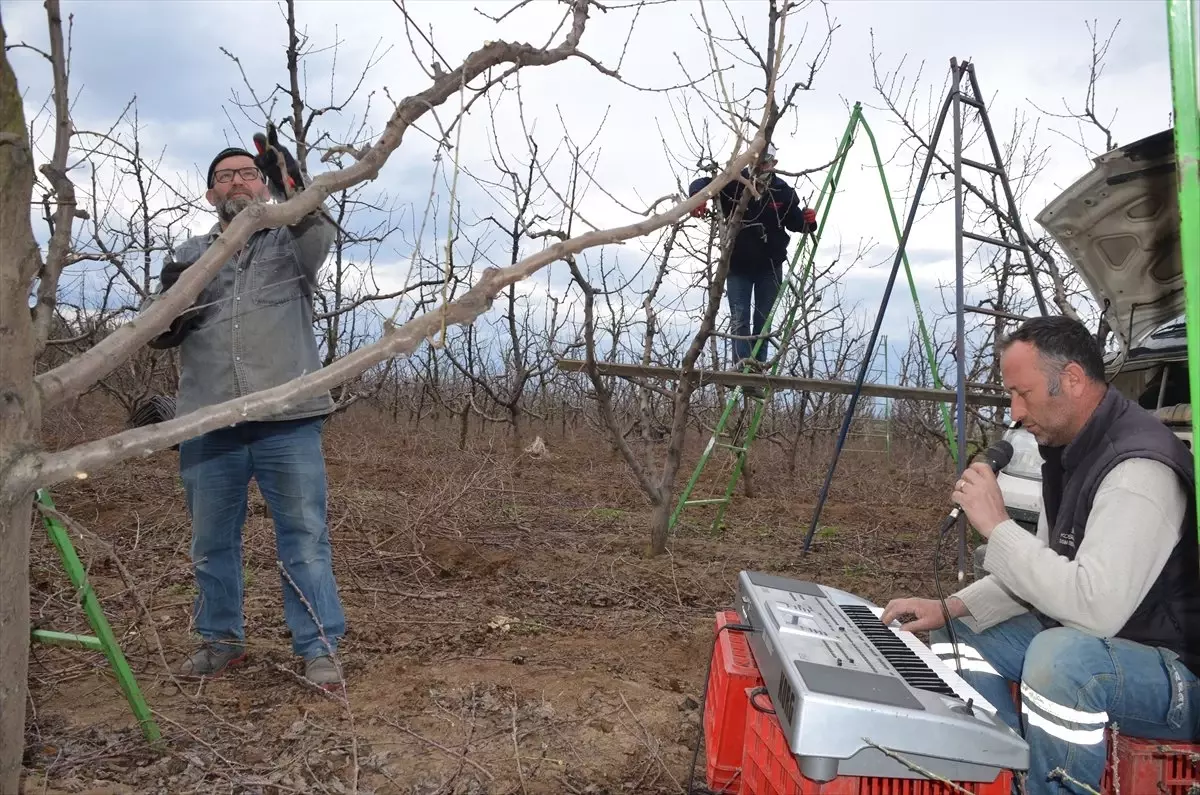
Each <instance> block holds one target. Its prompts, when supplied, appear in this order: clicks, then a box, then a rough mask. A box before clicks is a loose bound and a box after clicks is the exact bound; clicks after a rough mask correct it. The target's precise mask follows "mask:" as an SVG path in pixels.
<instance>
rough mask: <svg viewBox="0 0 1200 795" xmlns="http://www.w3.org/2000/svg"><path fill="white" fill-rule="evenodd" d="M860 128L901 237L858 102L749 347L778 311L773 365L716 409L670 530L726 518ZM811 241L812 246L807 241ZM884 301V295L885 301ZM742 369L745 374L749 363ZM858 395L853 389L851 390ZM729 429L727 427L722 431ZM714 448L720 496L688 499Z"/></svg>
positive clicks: (929, 346)
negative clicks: (813, 214)
mask: <svg viewBox="0 0 1200 795" xmlns="http://www.w3.org/2000/svg"><path fill="white" fill-rule="evenodd" d="M860 127H861V128H862V130H863V131H864V132H866V134H867V138H868V139H869V141H870V143H871V150H872V152H873V153H874V156H875V165H876V168H877V169H878V171H879V177H880V181H881V183H882V185H883V193H884V197H885V198H886V200H887V205H888V210H889V212H890V213H891V218H892V227H893V229H894V230H895V233H896V237H897V240H900V239H901V235H900V223H899V220H898V219H897V216H896V210H895V207H894V205H893V203H892V198H891V192H890V190H889V189H888V184H887V176H886V175H885V173H884V170H883V160H882V158H881V157H880V154H879V147H878V145H877V144H876V142H875V134H874V133H873V132H872V131H871V127H870V125H869V124H867V120H866V119H865V118H864V117H863V114H862V103H859V102H856V103H855V104H854V109H853V110H852V111H851V114H850V120H849V121H848V122H847V124H846V130H845V132H844V133H843V134H842V140H841V143H840V144H839V145H838V150H837V155H836V157H835V158H834V160H833V163H832V164H831V166H830V168H829V170H828V171H827V172H826V174H825V181H824V184H823V185H822V186H821V191H820V193H819V194H818V196H817V202H816V207H815V209H817V210H818V212H819V214H820V221H819V223H818V226H817V231H816V233H815V234H813V235H811V238H812V239H811V241H810V240H809V237H810V236H805V237H803V238H801V242H800V244H799V245H798V246H797V247H796V251H795V253H794V254H793V255H792V260H791V263H790V264H789V267H788V271H787V273H786V274H784V278H783V284H782V285H781V286H780V290H779V295H778V296H777V297H776V299H775V304H774V305H773V306H772V307H771V311H770V312H769V313H768V314H767V317H766V319H765V322H764V324H763V331H762V332H761V334H760V335H759V337H758V339H757V340H755V342H754V345H753V347H752V350H751V354H750V356H751V358H754V357H755V356H756V355H757V354H758V351H759V349H760V347H761V346H762V345H763V343H764V340H765V339H767V338H769V337H771V336H774V335H773V334H772V333H771V329H772V328H773V327H774V326H773V324H774V320H775V317H776V315H778V314H782V316H783V322H782V324H781V325H782V331H781V333H780V334H779V336H778V338H779V342H778V346H777V347H778V351H777V352H776V354H775V356H774V357H773V364H772V365H771V367H770V368H769V374H768V378H766V379H764V384H763V386H764V388H763V389H762V390H761V391H759V392H758V393H757V394H751V393H747V392H746V391H745V390H744V389H743V388H742V387H741V386H740V385H739V386H736V387H734V388H733V390H732V393H731V394H730V397H729V399H728V400H727V401H726V403H725V409H724V411H723V412H722V413H721V417H720V419H719V420H718V421H717V424H716V426H715V427H714V429H713V433H712V436H711V438H710V439H709V440H708V444H707V445H706V446H705V448H704V452H703V453H702V454H701V456H700V460H699V461H698V462H697V464H696V468H695V469H694V470H693V472H692V476H691V478H690V479H689V480H688V482H687V485H686V486H685V487H684V489H683V492H682V493H681V494H680V496H679V500H678V502H677V503H676V505H675V510H674V511H673V512H672V513H671V518H670V523H669V529H670V530H674V528H675V527H676V526H677V525H678V523H679V519H680V517H681V516H682V515H683V512H684V510H685V509H686V508H690V507H696V506H708V505H712V506H716V508H717V513H716V516H715V517H714V518H713V521H712V525H711V527H712V529H713V530H716V529H718V528H720V527H721V526H722V522H723V520H724V517H725V512H726V510H727V509H728V508H729V505H730V503H731V501H732V499H733V492H734V489H736V488H737V483H738V480H739V479H740V478H741V475H742V471H743V469H744V468H745V464H746V456H747V455H748V453H749V450H750V446H751V445H752V444H753V442H754V439H755V437H756V436H757V433H758V428H759V425H760V423H761V422H762V417H763V413H764V411H765V410H766V404H767V400H768V399H769V397H770V395H771V390H772V386H771V382H770V380H769V377H770V376H776V375H778V373H779V368H780V366H781V365H782V363H783V359H784V354H785V353H786V352H787V350H788V347H789V344H790V342H791V337H792V334H793V325H794V323H795V318H796V311H797V310H798V309H799V307H800V304H801V297H802V295H803V290H804V289H805V286H806V282H807V281H808V279H809V274H810V273H811V272H812V265H813V261H814V259H815V257H816V253H817V247H818V246H819V244H820V238H821V231H822V230H824V228H825V221H826V219H828V217H829V211H830V208H831V207H832V206H833V198H834V196H835V195H836V194H837V185H838V181H839V180H840V178H841V175H842V171H843V169H844V168H845V165H846V158H847V155H848V154H849V151H850V148H851V147H852V146H853V144H854V140H855V133H856V131H857V130H858V128H860ZM810 242H811V246H810V245H809V243H810ZM805 252H807V257H806V259H805V262H804V268H803V270H802V271H801V273H800V277H799V279H797V280H793V275H794V274H795V270H796V263H797V262H798V261H799V259H800V257H801V255H802V254H804V253H805ZM897 258H898V261H903V263H904V269H905V273H906V275H907V276H908V285H909V289H910V291H911V293H912V299H913V306H914V308H915V309H916V312H917V321H918V325H919V331H920V335H921V339H922V342H923V343H924V347H925V353H926V356H927V358H928V359H929V362H930V367H931V369H932V371H933V373H934V385H935V387H937V388H940V387H941V386H942V384H941V379H940V377H939V376H938V374H937V365H936V361H937V360H936V357H935V355H934V351H933V343H932V341H931V340H930V337H929V331H928V329H927V328H926V326H925V320H924V317H923V316H922V313H921V304H920V301H919V300H918V298H917V287H916V282H915V281H914V280H913V276H912V271H911V269H910V268H909V265H908V255H907V253H906V252H905V251H904V246H903V243H901V245H900V249H899V252H898V254H897ZM895 275H896V274H895V271H894V270H893V273H892V278H893V280H894V279H895ZM888 289H889V291H890V289H891V282H889V283H888ZM885 300H886V299H885ZM874 341H875V340H874V338H872V340H871V342H872V347H871V349H869V350H868V352H867V359H866V362H867V363H868V365H869V363H870V361H871V359H872V351H873V349H874ZM743 372H750V371H749V366H747V368H745V369H744V370H743ZM864 376H865V371H864V372H862V373H860V374H859V382H858V389H859V390H861V388H862V379H863V377H864ZM856 396H857V392H856ZM743 398H744V399H745V401H746V402H748V403H752V404H753V409H752V410H751V411H750V412H749V415H750V416H749V419H748V420H747V413H748V412H747V411H745V410H744V411H741V412H739V414H738V419H737V422H736V423H735V424H734V426H733V428H732V429H728V426H729V422H730V417H731V416H732V415H733V412H734V408H735V407H736V406H737V405H738V404H739V403H741V402H742V401H743ZM942 424H943V426H944V428H945V430H946V433H947V435H948V436H952V435H953V429H952V427H951V423H950V414H949V410H948V409H947V408H946V407H945V405H943V406H942ZM727 429H728V430H727ZM718 450H727V451H729V452H731V453H732V454H733V471H732V473H731V474H730V477H729V480H728V482H727V484H726V486H725V491H724V493H723V494H722V495H721V496H720V497H711V498H700V499H692V492H693V491H695V489H696V485H697V483H698V482H699V480H700V476H701V474H702V473H703V472H704V469H705V467H706V466H707V465H708V463H709V461H710V460H711V458H712V456H713V454H714V453H715V452H716V451H718Z"/></svg>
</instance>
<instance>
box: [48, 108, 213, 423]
mask: <svg viewBox="0 0 1200 795" xmlns="http://www.w3.org/2000/svg"><path fill="white" fill-rule="evenodd" d="M141 133H142V128H141V124H140V122H139V118H138V108H137V102H136V100H135V101H131V102H130V103H129V104H128V105H127V106H126V107H125V109H124V110H123V111H122V113H121V115H120V116H119V117H118V119H117V121H116V122H115V123H113V124H112V125H111V126H110V127H109V128H108V129H107V130H87V129H76V130H75V131H74V138H75V141H76V143H75V145H74V154H75V157H76V158H77V163H76V168H77V169H78V170H79V171H80V173H81V174H83V177H82V181H83V184H82V185H80V186H79V187H78V188H77V189H76V192H77V203H78V205H79V211H78V217H79V220H81V221H82V222H83V223H81V224H80V225H79V226H78V227H76V232H75V233H74V234H73V235H72V238H73V239H72V241H71V244H70V253H69V254H68V256H67V262H66V265H65V267H69V268H71V270H70V271H69V272H68V274H67V275H66V278H64V279H61V280H60V282H59V285H58V290H57V296H56V297H55V300H54V303H53V305H52V308H53V313H54V324H55V326H56V329H55V331H54V332H52V333H50V334H49V335H47V337H46V339H45V345H46V350H44V351H42V352H41V354H40V356H39V359H38V363H39V367H43V368H45V367H55V366H57V365H59V364H62V363H64V362H66V361H68V360H69V359H70V358H72V357H74V356H77V355H79V354H81V353H82V352H83V351H85V350H86V349H87V348H88V347H90V346H91V345H93V344H95V342H96V340H98V339H100V338H102V337H104V336H105V335H106V334H108V333H110V332H112V331H113V330H115V329H116V328H118V327H119V326H120V325H121V323H123V322H125V321H127V320H128V319H129V318H130V317H131V316H132V314H133V313H134V312H136V308H137V307H138V306H139V305H140V304H141V303H142V302H143V301H145V299H146V298H147V297H148V296H149V295H150V294H151V293H152V292H153V291H154V283H155V278H156V274H157V272H158V267H159V264H160V262H161V259H162V257H163V255H165V254H166V253H167V252H169V251H170V250H171V248H172V245H173V243H174V242H176V240H177V238H178V235H179V232H180V230H181V228H182V226H183V224H184V223H185V222H186V219H187V218H188V217H189V216H190V215H191V214H192V213H193V212H194V211H195V210H196V202H195V201H194V200H193V199H192V198H190V197H188V196H186V195H184V193H183V189H182V187H181V186H178V185H175V184H172V181H171V180H169V179H166V178H165V177H164V176H163V175H162V174H163V164H162V153H158V156H157V157H153V158H151V157H148V156H147V153H145V152H144V151H143V146H142V137H141ZM40 189H41V201H40V202H39V206H40V207H41V209H42V215H43V220H44V221H45V223H46V227H47V230H48V231H49V233H50V234H51V235H52V236H53V234H54V225H55V213H54V212H53V210H52V201H53V190H54V188H53V186H52V185H51V184H46V185H44V186H40ZM46 298H47V299H48V298H49V294H48V293H47V296H46ZM47 317H48V315H47ZM175 365H176V361H175V357H174V355H172V354H171V353H170V352H164V351H156V350H153V349H151V348H143V349H140V350H138V351H136V352H135V353H134V354H133V355H132V356H130V357H129V359H128V360H127V361H126V362H124V363H123V364H122V366H121V367H119V368H117V369H116V370H114V371H112V372H111V373H109V374H108V375H107V376H105V377H104V378H101V379H99V380H98V381H97V382H96V383H95V385H94V386H93V387H92V389H97V390H101V391H103V392H105V393H106V394H108V395H109V396H111V397H112V398H113V399H115V400H116V401H117V403H118V404H119V405H120V406H121V407H122V408H123V409H124V410H125V411H126V412H127V413H128V414H129V415H130V416H132V415H133V414H134V413H135V412H137V411H138V410H139V409H140V408H141V407H143V406H145V405H146V401H147V400H148V399H149V398H150V397H152V395H153V393H156V392H158V391H161V390H163V389H164V388H168V387H169V385H170V384H172V383H173V382H174V381H175V380H176V366H175Z"/></svg>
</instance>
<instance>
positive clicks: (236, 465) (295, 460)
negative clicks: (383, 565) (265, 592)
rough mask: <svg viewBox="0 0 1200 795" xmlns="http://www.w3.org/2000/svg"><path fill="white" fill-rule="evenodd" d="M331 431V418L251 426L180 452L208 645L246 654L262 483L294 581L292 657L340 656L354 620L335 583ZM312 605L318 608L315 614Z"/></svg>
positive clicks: (198, 606) (289, 612) (289, 593)
mask: <svg viewBox="0 0 1200 795" xmlns="http://www.w3.org/2000/svg"><path fill="white" fill-rule="evenodd" d="M323 421H324V418H323V417H315V418H312V419H303V420H286V421H279V422H246V423H242V424H241V425H235V426H233V427H231V428H221V429H220V430H216V431H212V432H211V433H206V434H204V435H202V436H198V437H196V438H194V439H189V440H187V441H186V442H184V443H183V444H181V445H180V446H179V467H180V472H181V474H182V476H183V486H184V490H185V491H186V493H187V505H188V512H189V513H190V514H191V516H192V565H193V567H194V570H195V574H196V585H197V588H198V590H199V593H198V594H197V596H196V603H195V607H194V616H195V621H196V631H197V632H198V633H199V634H200V636H201V637H202V638H204V639H205V640H206V641H208V642H210V643H214V644H216V645H217V646H223V647H225V648H233V647H241V646H244V645H245V627H244V624H243V617H242V524H243V523H244V522H245V520H246V502H247V489H248V488H249V486H250V478H251V477H253V478H254V479H255V480H256V481H258V487H259V490H261V491H262V494H263V497H264V498H266V501H267V504H268V505H269V506H270V508H271V516H272V518H273V520H274V524H275V550H276V553H277V555H278V559H279V560H280V561H282V563H283V568H284V571H285V572H286V573H287V577H285V576H284V575H283V572H281V573H280V584H281V585H282V587H283V615H284V618H285V620H286V621H287V624H288V628H289V629H291V633H292V650H293V651H294V652H295V653H296V654H298V655H300V656H301V657H303V658H305V659H311V658H313V657H319V656H321V655H323V654H329V653H330V651H336V650H337V643H338V640H339V639H340V638H341V636H342V635H343V634H344V633H345V629H346V618H345V615H344V614H343V612H342V604H341V601H340V600H339V598H338V593H337V584H336V583H335V581H334V578H333V565H332V554H331V548H330V545H329V529H328V527H327V525H326V522H325V511H326V498H325V489H326V482H325V459H324V456H323V454H322V451H321V426H322V423H323ZM289 577H290V579H291V582H289V581H288V578H289ZM297 588H298V589H299V591H300V593H302V594H303V595H304V600H303V601H302V600H301V598H300V594H299V593H297ZM304 601H307V602H308V605H309V606H311V608H312V612H311V613H310V612H309V607H308V606H305V604H304ZM313 614H315V615H316V619H317V621H319V622H320V626H319V627H318V625H317V623H316V621H314V619H313ZM322 633H323V634H324V640H322V637H321V636H322ZM326 641H328V644H329V646H328V647H326Z"/></svg>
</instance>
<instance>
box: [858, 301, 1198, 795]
mask: <svg viewBox="0 0 1200 795" xmlns="http://www.w3.org/2000/svg"><path fill="white" fill-rule="evenodd" d="M998 353H999V355H1000V357H1001V358H1000V367H1001V372H1002V374H1003V378H1004V385H1005V387H1006V388H1007V389H1008V391H1009V393H1010V395H1011V399H1012V409H1011V411H1012V419H1013V420H1016V421H1018V422H1020V423H1021V424H1022V425H1023V426H1024V427H1025V428H1026V429H1027V430H1029V432H1030V433H1032V434H1033V435H1034V437H1035V438H1036V439H1037V441H1038V444H1039V448H1040V451H1041V454H1042V457H1043V459H1044V462H1045V463H1044V464H1043V467H1042V506H1043V507H1042V513H1041V516H1040V517H1039V521H1038V532H1037V536H1036V537H1034V536H1032V535H1030V534H1029V533H1027V532H1025V531H1024V530H1022V529H1021V527H1020V526H1019V525H1017V523H1016V522H1014V521H1013V520H1012V519H1010V518H1009V516H1008V513H1007V511H1006V509H1005V507H1004V500H1003V498H1002V496H1001V493H1000V488H999V486H998V485H997V483H996V477H995V475H994V473H993V472H992V470H991V469H990V468H989V467H988V465H986V464H982V463H976V464H973V465H972V466H971V467H969V468H968V469H967V470H966V471H965V472H964V473H963V476H962V479H960V480H959V481H958V482H957V484H956V485H955V489H954V495H953V500H954V502H955V503H957V504H958V505H960V506H961V507H962V509H963V512H964V513H965V514H966V516H967V519H968V520H969V521H970V523H971V525H972V526H973V527H974V528H975V529H976V530H977V531H979V533H980V535H982V536H983V537H984V538H986V539H987V540H988V546H987V558H986V560H985V566H986V568H987V570H988V571H989V572H990V574H989V575H988V576H986V577H984V578H983V579H981V580H977V581H976V582H974V583H972V584H971V585H969V586H967V587H966V588H963V589H962V590H960V591H958V592H957V593H955V594H954V595H952V596H950V597H949V598H948V599H947V600H946V605H945V607H946V610H947V612H948V613H949V615H950V617H951V619H952V623H953V628H954V635H955V637H956V639H957V655H958V659H957V662H958V663H959V664H960V665H961V668H962V674H963V678H964V679H966V680H967V681H968V682H969V683H970V684H971V685H972V686H973V687H974V688H975V689H976V690H978V691H979V693H980V694H982V695H983V697H984V698H986V699H988V700H989V701H990V702H991V703H992V704H993V705H994V706H995V707H996V708H997V709H998V710H999V715H1000V716H1001V717H1002V718H1003V719H1004V720H1006V721H1007V722H1008V724H1009V725H1010V726H1012V727H1013V728H1014V729H1016V730H1017V731H1019V732H1021V733H1022V735H1023V736H1024V737H1025V740H1026V741H1027V742H1028V743H1029V751H1030V756H1029V765H1030V767H1029V773H1028V779H1027V782H1026V792H1027V793H1028V795H1051V793H1053V795H1063V793H1078V792H1085V791H1086V790H1085V789H1083V788H1082V787H1081V786H1080V784H1083V785H1086V786H1088V787H1090V788H1092V789H1093V790H1099V787H1100V779H1101V777H1102V775H1103V773H1104V767H1105V761H1106V753H1107V744H1106V737H1105V727H1106V726H1109V725H1114V726H1116V727H1117V728H1118V729H1119V731H1120V732H1122V733H1124V734H1126V735H1130V736H1134V737H1143V738H1148V739H1161V740H1166V741H1172V740H1174V741H1184V742H1187V741H1194V740H1195V739H1196V738H1197V737H1200V676H1198V675H1200V557H1198V554H1197V522H1196V512H1195V487H1194V483H1193V477H1194V475H1193V465H1192V454H1191V451H1189V450H1188V448H1187V447H1186V446H1185V445H1184V443H1183V442H1182V441H1180V440H1179V439H1178V438H1177V437H1176V436H1175V435H1174V434H1173V433H1172V432H1171V431H1170V430H1169V429H1168V428H1167V427H1166V426H1165V425H1164V424H1163V423H1162V422H1161V421H1160V420H1158V419H1157V418H1156V417H1155V416H1154V415H1153V414H1151V413H1150V412H1148V411H1146V410H1145V409H1142V408H1141V407H1140V406H1138V405H1137V403H1135V402H1133V401H1130V400H1128V399H1126V398H1124V397H1122V396H1121V394H1120V393H1119V392H1117V391H1116V390H1115V389H1113V388H1111V387H1109V386H1108V384H1107V381H1106V380H1105V374H1104V363H1103V358H1102V351H1101V350H1100V347H1099V346H1098V344H1097V343H1096V341H1095V339H1094V338H1093V337H1092V335H1091V334H1090V333H1089V332H1088V330H1087V329H1086V327H1084V326H1083V325H1082V324H1081V323H1079V322H1077V321H1074V320H1071V319H1069V318H1065V317H1039V318H1034V319H1032V320H1029V321H1027V322H1025V323H1024V324H1023V325H1022V326H1021V327H1020V328H1018V329H1017V330H1016V331H1015V332H1013V334H1012V335H1011V336H1010V337H1008V339H1006V340H1004V341H1003V343H1002V344H1001V345H1000V346H999V347H998ZM881 619H882V621H883V622H884V623H885V624H888V623H890V622H891V621H893V620H894V619H901V620H902V621H903V622H904V623H902V629H904V630H908V631H911V632H920V631H925V630H932V632H931V634H930V648H931V650H932V651H934V652H935V653H937V654H938V655H939V656H940V657H941V658H942V659H944V660H945V661H946V662H947V664H948V665H951V666H954V665H955V662H956V661H955V659H954V656H955V653H954V648H953V646H952V644H951V642H950V641H951V636H950V634H949V632H947V630H946V628H945V626H944V624H945V619H944V617H943V612H942V605H941V604H940V603H939V602H938V600H936V599H916V598H908V599H896V600H893V601H891V602H889V603H888V605H887V607H886V608H885V610H884V612H883V614H882V616H881ZM1010 682H1020V711H1021V714H1020V716H1018V714H1017V709H1016V707H1015V706H1014V705H1013V702H1012V698H1011V695H1010V690H1009V686H1010V685H1009V683H1010ZM1063 773H1065V774H1066V775H1065V776H1064V775H1063ZM1068 777H1069V778H1068ZM1072 780H1073V781H1072Z"/></svg>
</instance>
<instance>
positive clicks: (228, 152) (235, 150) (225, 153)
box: [207, 146, 254, 188]
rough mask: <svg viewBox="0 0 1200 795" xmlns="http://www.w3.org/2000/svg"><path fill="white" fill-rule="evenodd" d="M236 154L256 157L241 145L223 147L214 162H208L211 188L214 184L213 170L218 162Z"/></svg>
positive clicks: (251, 157) (209, 185)
mask: <svg viewBox="0 0 1200 795" xmlns="http://www.w3.org/2000/svg"><path fill="white" fill-rule="evenodd" d="M234 155H245V156H246V157H248V158H250V159H251V160H253V159H254V155H252V154H250V153H249V152H247V151H246V150H245V149H242V148H241V147H240V146H231V147H229V148H227V149H222V150H221V151H220V152H217V156H216V157H214V158H213V159H212V162H211V163H209V164H208V183H207V184H208V187H210V188H211V187H212V186H213V172H215V171H216V170H217V163H220V162H221V161H222V160H224V159H225V158H227V157H233V156H234Z"/></svg>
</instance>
